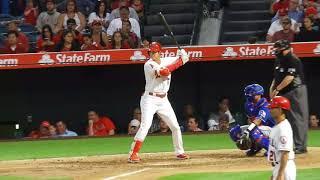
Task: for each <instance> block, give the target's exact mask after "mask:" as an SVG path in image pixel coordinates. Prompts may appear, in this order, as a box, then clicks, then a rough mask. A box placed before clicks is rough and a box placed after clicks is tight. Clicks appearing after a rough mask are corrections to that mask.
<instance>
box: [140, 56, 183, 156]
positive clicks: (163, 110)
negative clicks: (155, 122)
mask: <svg viewBox="0 0 320 180" xmlns="http://www.w3.org/2000/svg"><path fill="white" fill-rule="evenodd" d="M177 59H178V57H166V58H161V63H160V64H158V63H156V62H155V61H153V60H152V59H150V60H148V61H147V62H146V63H145V64H144V74H145V80H146V86H145V92H144V93H143V95H142V97H141V101H140V107H141V124H140V128H139V130H138V132H137V134H136V135H135V137H134V140H135V141H141V142H142V141H144V139H145V137H146V136H147V133H148V131H149V128H150V126H151V124H152V119H153V116H154V114H155V113H157V114H158V115H159V116H160V117H161V119H162V120H163V121H164V122H166V123H167V125H168V126H169V128H170V130H171V132H172V139H173V145H174V149H175V153H176V154H177V155H179V154H183V153H184V149H183V142H182V135H181V130H180V127H179V124H178V121H177V117H176V115H175V113H174V111H173V109H172V107H171V104H170V102H169V100H168V97H167V92H168V90H169V88H170V82H171V75H169V76H160V75H159V71H160V69H162V68H164V67H165V66H167V65H170V64H172V63H174V62H175V61H176V60H177ZM159 95H160V96H161V97H158V96H159Z"/></svg>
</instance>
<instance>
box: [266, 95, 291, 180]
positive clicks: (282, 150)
mask: <svg viewBox="0 0 320 180" xmlns="http://www.w3.org/2000/svg"><path fill="white" fill-rule="evenodd" d="M269 108H270V112H271V116H272V117H273V119H274V120H275V121H276V125H275V126H274V127H273V128H272V129H271V133H270V136H269V141H270V143H269V151H268V161H269V162H271V164H272V166H273V172H272V176H271V179H272V180H295V179H296V165H295V162H294V151H293V132H292V128H291V125H290V123H289V121H288V119H286V113H287V111H290V108H291V105H290V101H289V100H288V99H287V98H285V97H282V96H276V97H274V98H273V99H272V100H271V102H270V105H269Z"/></svg>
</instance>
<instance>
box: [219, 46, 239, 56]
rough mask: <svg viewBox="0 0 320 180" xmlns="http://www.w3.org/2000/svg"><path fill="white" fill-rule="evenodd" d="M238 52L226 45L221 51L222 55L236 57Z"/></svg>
mask: <svg viewBox="0 0 320 180" xmlns="http://www.w3.org/2000/svg"><path fill="white" fill-rule="evenodd" d="M237 55H238V53H237V52H234V50H233V48H232V47H227V48H226V50H224V51H223V54H222V57H237Z"/></svg>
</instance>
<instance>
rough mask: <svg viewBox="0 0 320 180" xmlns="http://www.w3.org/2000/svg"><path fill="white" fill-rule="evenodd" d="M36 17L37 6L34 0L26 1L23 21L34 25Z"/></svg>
mask: <svg viewBox="0 0 320 180" xmlns="http://www.w3.org/2000/svg"><path fill="white" fill-rule="evenodd" d="M37 17H38V6H37V5H36V3H35V1H34V0H28V1H27V7H26V9H25V10H24V19H25V23H28V24H31V25H34V26H35V25H36V24H37Z"/></svg>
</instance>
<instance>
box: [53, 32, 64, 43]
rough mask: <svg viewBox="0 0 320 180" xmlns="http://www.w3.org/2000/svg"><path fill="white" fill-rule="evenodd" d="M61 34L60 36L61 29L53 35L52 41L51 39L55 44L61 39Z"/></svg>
mask: <svg viewBox="0 0 320 180" xmlns="http://www.w3.org/2000/svg"><path fill="white" fill-rule="evenodd" d="M61 36H62V33H61V31H60V32H58V33H57V34H56V35H55V36H53V38H52V41H53V42H54V43H55V44H58V43H59V41H60V40H61Z"/></svg>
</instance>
